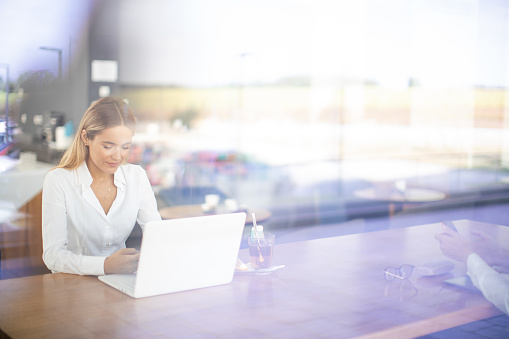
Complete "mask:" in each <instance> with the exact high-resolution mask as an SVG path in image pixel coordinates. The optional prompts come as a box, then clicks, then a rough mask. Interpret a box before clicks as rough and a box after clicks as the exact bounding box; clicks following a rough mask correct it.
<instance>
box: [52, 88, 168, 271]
mask: <svg viewBox="0 0 509 339" xmlns="http://www.w3.org/2000/svg"><path fill="white" fill-rule="evenodd" d="M134 127H135V118H134V116H133V114H132V111H131V110H130V109H129V106H128V105H127V104H126V103H125V102H124V101H123V100H121V99H119V98H116V97H106V98H102V99H100V100H98V101H96V102H95V103H93V104H92V105H91V106H90V107H89V108H88V110H87V111H86V112H85V114H84V116H83V118H82V120H81V123H80V125H79V127H78V130H77V132H76V135H75V136H74V139H73V142H72V145H71V147H70V148H69V149H68V150H67V151H66V153H65V154H64V156H63V157H62V160H61V161H60V164H59V165H58V166H57V167H56V168H55V169H53V170H51V171H50V172H49V173H48V174H47V175H46V178H45V180H44V186H43V197H42V235H43V260H44V263H45V264H46V266H47V267H48V268H49V269H50V270H51V271H53V272H65V273H76V274H81V275H104V274H111V273H133V272H135V271H136V269H137V266H138V260H139V253H138V251H137V250H136V249H134V248H125V247H126V245H125V241H126V240H127V238H128V236H129V235H130V234H131V231H132V229H133V227H134V225H135V223H136V221H137V222H138V224H139V225H140V226H141V228H142V229H143V227H144V225H145V224H146V223H147V222H149V221H154V220H161V217H160V215H159V213H158V211H157V204H156V200H155V197H154V192H153V191H152V188H151V186H150V183H149V181H148V178H147V175H146V173H145V171H144V170H143V169H142V168H141V167H140V166H137V165H130V164H126V163H127V157H128V155H129V150H130V147H131V141H132V137H133V134H134Z"/></svg>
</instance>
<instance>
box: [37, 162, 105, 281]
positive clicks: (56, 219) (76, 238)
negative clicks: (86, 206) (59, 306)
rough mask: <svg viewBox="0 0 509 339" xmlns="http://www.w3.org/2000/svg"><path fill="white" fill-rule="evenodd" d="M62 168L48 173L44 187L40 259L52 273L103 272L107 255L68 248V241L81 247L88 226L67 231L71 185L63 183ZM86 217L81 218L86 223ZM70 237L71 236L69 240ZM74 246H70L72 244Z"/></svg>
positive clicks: (84, 240)
mask: <svg viewBox="0 0 509 339" xmlns="http://www.w3.org/2000/svg"><path fill="white" fill-rule="evenodd" d="M62 172H63V171H62V170H53V171H51V172H49V173H48V175H47V176H46V179H45V181H44V186H43V199H42V221H43V224H42V235H43V249H44V251H43V260H44V263H45V264H46V266H47V267H48V268H49V269H50V270H51V271H53V272H64V273H75V274H80V275H104V260H105V259H106V256H107V255H106V256H93V255H84V254H83V253H82V252H81V251H74V252H73V251H70V250H69V241H71V243H73V244H74V248H76V247H84V246H85V242H86V239H85V238H86V236H87V228H86V227H85V228H84V229H83V231H84V232H83V231H82V232H80V233H74V232H73V234H68V215H67V210H68V209H69V208H70V209H73V208H72V206H68V204H71V205H73V201H72V200H71V199H66V195H67V196H70V195H71V194H66V190H67V191H68V190H69V189H70V188H71V186H70V185H66V184H67V183H68V182H66V180H65V179H66V178H65V176H63V175H62V174H63V173H62ZM86 220H87V219H86V218H83V219H82V221H83V222H84V223H85V224H86ZM70 237H72V239H69V238H70ZM71 247H73V246H71Z"/></svg>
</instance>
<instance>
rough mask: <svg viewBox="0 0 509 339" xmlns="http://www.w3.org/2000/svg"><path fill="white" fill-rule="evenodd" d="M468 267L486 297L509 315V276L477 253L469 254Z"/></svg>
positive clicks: (476, 284) (475, 283)
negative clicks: (498, 270) (494, 267)
mask: <svg viewBox="0 0 509 339" xmlns="http://www.w3.org/2000/svg"><path fill="white" fill-rule="evenodd" d="M467 267H468V275H469V276H470V278H472V282H473V283H474V285H475V286H476V287H477V288H479V289H480V290H481V292H482V294H483V295H484V297H485V298H486V299H488V301H490V302H491V303H492V304H493V305H495V306H496V307H497V308H498V309H499V310H501V311H502V312H504V313H505V314H507V315H509V280H508V276H507V275H503V274H500V273H498V272H497V271H495V270H494V269H493V268H491V267H490V266H488V264H486V262H485V261H484V260H483V259H482V258H481V257H480V256H479V255H477V254H475V253H474V254H471V255H469V256H468V259H467Z"/></svg>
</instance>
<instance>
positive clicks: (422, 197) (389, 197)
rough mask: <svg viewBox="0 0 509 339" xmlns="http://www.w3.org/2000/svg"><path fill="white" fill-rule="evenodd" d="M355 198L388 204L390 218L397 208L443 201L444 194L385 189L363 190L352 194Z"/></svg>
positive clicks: (429, 191) (431, 191)
mask: <svg viewBox="0 0 509 339" xmlns="http://www.w3.org/2000/svg"><path fill="white" fill-rule="evenodd" d="M353 194H354V196H356V197H357V198H362V199H366V200H373V201H382V202H388V203H389V216H392V215H393V214H394V212H395V211H396V210H397V209H398V207H402V206H403V205H405V204H416V203H425V202H434V201H440V200H444V199H445V198H446V194H445V193H443V192H440V191H436V190H431V189H425V188H407V189H405V190H404V191H398V190H396V189H393V188H392V189H387V188H385V187H384V188H377V187H372V188H365V189H360V190H356V191H354V192H353Z"/></svg>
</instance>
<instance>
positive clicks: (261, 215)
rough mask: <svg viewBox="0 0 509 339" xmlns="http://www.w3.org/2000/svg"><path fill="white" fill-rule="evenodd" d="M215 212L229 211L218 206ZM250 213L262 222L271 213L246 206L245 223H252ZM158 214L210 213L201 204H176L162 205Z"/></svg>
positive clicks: (179, 215)
mask: <svg viewBox="0 0 509 339" xmlns="http://www.w3.org/2000/svg"><path fill="white" fill-rule="evenodd" d="M216 213H217V214H220V213H230V212H229V211H227V210H226V208H224V207H222V206H220V207H219V208H218V209H217V211H216ZM252 213H254V214H255V216H256V221H257V222H258V223H261V222H264V221H266V220H268V219H269V218H270V217H271V216H272V213H271V212H270V211H269V210H266V209H263V208H248V209H247V211H246V225H247V224H252V223H253V217H252ZM159 214H161V218H163V219H180V218H190V217H201V216H204V215H210V214H212V213H205V212H203V210H202V208H201V205H177V206H170V207H164V208H161V209H160V210H159Z"/></svg>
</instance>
